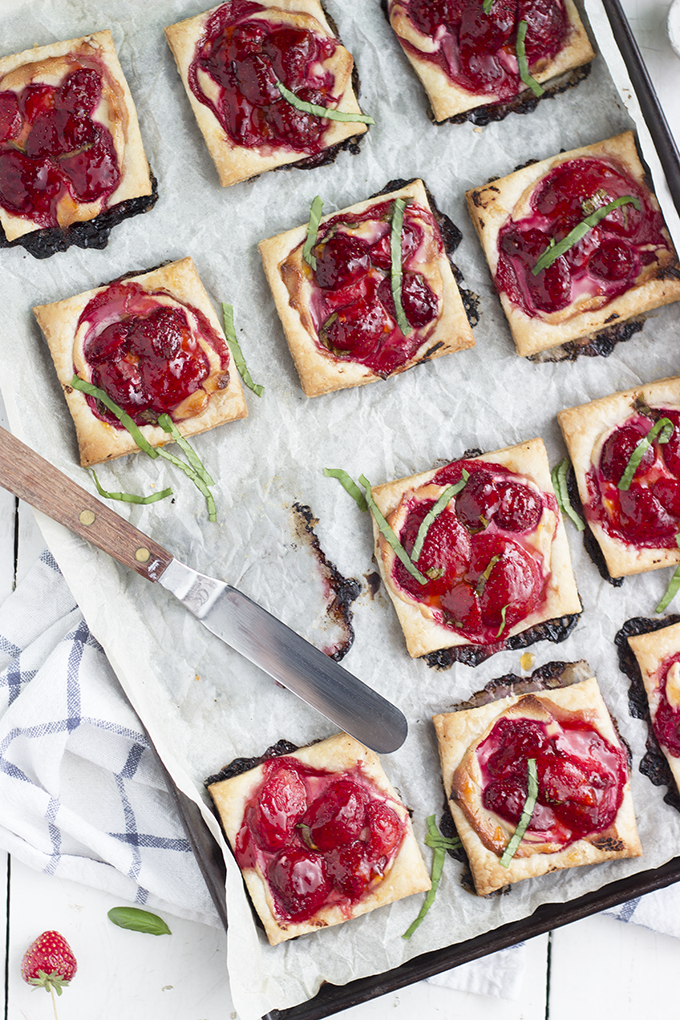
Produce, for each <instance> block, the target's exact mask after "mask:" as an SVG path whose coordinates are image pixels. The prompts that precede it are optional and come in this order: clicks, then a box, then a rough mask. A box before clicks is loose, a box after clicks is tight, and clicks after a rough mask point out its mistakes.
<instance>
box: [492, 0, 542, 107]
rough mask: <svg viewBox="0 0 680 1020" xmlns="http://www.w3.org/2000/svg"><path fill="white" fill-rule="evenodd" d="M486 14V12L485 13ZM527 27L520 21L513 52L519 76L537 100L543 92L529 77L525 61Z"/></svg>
mask: <svg viewBox="0 0 680 1020" xmlns="http://www.w3.org/2000/svg"><path fill="white" fill-rule="evenodd" d="M487 13H488V12H487ZM528 27H529V25H528V23H527V22H526V21H520V23H519V25H518V26H517V42H516V43H515V51H516V53H517V64H518V66H519V76H520V78H521V79H522V81H523V82H524V84H525V85H528V86H529V88H530V89H531V91H532V92H533V94H534V95H535V96H537V97H538V98H539V99H540V97H541V96H542V95H543V93H544V92H545V89H544V88H542V87H541V86H540V85H539V84H538V82H537V81H536V79H535V78H533V77H532V76H531V73H530V72H529V61H528V60H527V49H526V44H525V39H526V37H527V29H528Z"/></svg>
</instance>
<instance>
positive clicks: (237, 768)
mask: <svg viewBox="0 0 680 1020" xmlns="http://www.w3.org/2000/svg"><path fill="white" fill-rule="evenodd" d="M297 749H298V745H297V744H291V742H290V740H278V741H277V742H276V743H275V744H272V745H271V747H268V748H267V750H266V751H265V752H264V754H261V755H258V756H257V757H255V758H234V760H233V761H232V762H230V763H229V765H225V766H224V768H222V769H220V771H219V772H216V773H215V774H214V775H213V776H208V778H207V779H206V780H205V783H204V784H203V785H204V786H212V784H213V783H221V782H222V780H223V779H231V778H232V777H233V776H240V775H241V774H242V773H243V772H249V771H250V769H254V768H257V766H258V765H261V764H262V763H263V762H265V761H269V759H270V758H280V757H281V756H282V755H286V754H293V752H294V751H297Z"/></svg>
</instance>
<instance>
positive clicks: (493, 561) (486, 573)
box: [475, 553, 501, 595]
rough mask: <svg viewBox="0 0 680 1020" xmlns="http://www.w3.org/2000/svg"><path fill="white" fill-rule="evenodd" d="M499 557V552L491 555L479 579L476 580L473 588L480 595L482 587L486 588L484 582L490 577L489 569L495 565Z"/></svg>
mask: <svg viewBox="0 0 680 1020" xmlns="http://www.w3.org/2000/svg"><path fill="white" fill-rule="evenodd" d="M500 558H501V555H500V553H496V555H495V556H492V557H491V559H490V560H489V562H488V563H487V565H486V570H485V571H484V573H483V574H482V576H481V577H480V579H479V580H478V581H477V587H476V588H475V592H476V594H477V595H481V594H482V592H483V591H484V589H485V588H486V582H487V581H488V580H489V578H490V577H491V571H492V570H493V568H494V567H495V566H496V564H497V563H498V561H499V559H500Z"/></svg>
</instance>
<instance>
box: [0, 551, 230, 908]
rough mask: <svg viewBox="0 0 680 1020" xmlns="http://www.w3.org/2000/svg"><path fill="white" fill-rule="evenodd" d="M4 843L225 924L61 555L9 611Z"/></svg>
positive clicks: (92, 880)
mask: <svg viewBox="0 0 680 1020" xmlns="http://www.w3.org/2000/svg"><path fill="white" fill-rule="evenodd" d="M0 671H1V672H0V804H2V811H1V812H0V848H3V849H5V850H8V851H9V852H10V853H12V854H14V855H15V856H17V857H19V858H21V860H23V861H24V862H25V863H27V864H28V865H30V866H31V867H33V868H35V869H37V870H39V871H44V872H46V873H48V874H55V875H58V876H59V877H61V878H67V879H74V880H77V881H79V882H84V883H86V884H87V885H90V886H93V887H95V888H101V889H104V890H107V891H108V892H111V893H112V894H114V895H116V896H118V897H120V898H121V899H122V900H124V901H127V902H133V903H137V904H140V905H144V906H147V907H150V908H151V909H157V910H161V909H162V910H169V911H171V912H172V913H174V914H177V915H179V916H181V917H187V918H189V919H192V920H198V921H203V922H205V923H208V924H215V925H216V924H218V923H219V921H218V918H217V915H216V913H215V910H214V907H213V905H212V902H211V900H210V897H209V895H208V892H207V889H206V887H205V883H204V881H203V879H202V877H201V874H200V872H199V870H198V865H197V864H196V861H195V859H194V856H193V854H192V852H191V847H190V845H189V843H188V841H187V839H186V836H185V833H184V830H183V828H182V824H181V822H180V820H179V818H178V816H177V814H176V811H175V808H174V804H173V802H172V799H171V797H170V794H169V793H168V791H167V789H166V786H165V783H164V779H163V775H162V773H161V770H160V768H159V766H158V763H157V760H156V757H155V754H154V752H153V750H152V749H151V748H150V747H149V742H148V739H147V737H146V735H145V733H144V730H143V728H142V726H141V724H140V722H139V719H138V718H137V716H136V715H135V713H134V712H133V710H132V708H131V707H130V705H129V703H128V702H127V700H126V698H125V695H124V694H123V692H122V689H121V688H120V686H119V684H118V681H117V680H116V677H115V674H114V673H113V670H112V669H111V666H110V665H109V663H108V661H107V659H106V656H105V655H104V652H103V650H102V648H101V646H100V645H99V644H98V642H97V641H96V640H95V639H94V638H93V637H92V635H91V633H90V631H89V629H88V626H87V624H86V622H85V620H84V619H83V616H82V613H81V612H80V610H79V609H78V607H77V606H76V605H75V602H74V600H73V596H72V595H71V593H70V591H69V589H68V587H67V585H66V582H65V581H64V578H63V577H62V575H61V573H60V571H59V568H58V567H57V564H56V562H55V560H54V559H53V557H52V555H51V554H50V553H49V552H45V553H43V555H42V556H41V558H40V560H39V561H38V562H37V563H36V564H35V565H34V566H33V568H32V569H31V571H30V572H29V574H28V575H27V576H26V578H25V579H24V580H23V581H22V582H21V584H20V585H19V587H18V588H17V590H16V591H15V592H14V593H13V594H12V595H10V597H9V598H8V599H7V600H6V601H5V602H4V604H3V605H2V606H0Z"/></svg>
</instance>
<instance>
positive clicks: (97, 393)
mask: <svg viewBox="0 0 680 1020" xmlns="http://www.w3.org/2000/svg"><path fill="white" fill-rule="evenodd" d="M71 386H72V387H73V389H74V390H80V391H81V393H87V394H88V396H90V397H94V398H95V400H99V401H100V402H101V403H102V404H104V406H105V407H108V409H109V411H111V413H112V414H115V416H116V418H117V419H118V421H119V422H120V423H121V425H122V426H123V428H125V429H127V431H128V432H129V433H130V435H131V436H132V438H133V439H134V441H135V442H136V444H137V446H138V447H139V449H140V450H143V451H144V453H146V454H147V455H148V456H149V457H154V458H156V457H158V456H159V455H160V453H159V451H158V450H155V449H154V448H153V446H152V445H151V443H149V442H148V440H147V439H145V438H144V436H143V435H142V433H141V431H140V429H139V426H138V425H135V423H134V422H133V420H132V418H131V417H130V415H129V414H126V412H125V411H124V410H123V409H122V407H119V406H118V404H116V403H114V401H113V400H111V397H110V396H109V395H108V393H105V392H104V390H100V389H99V388H98V387H97V386H93V385H92V383H89V382H85V380H84V379H80V378H79V377H78V376H77V375H74V376H73V378H72V379H71Z"/></svg>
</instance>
